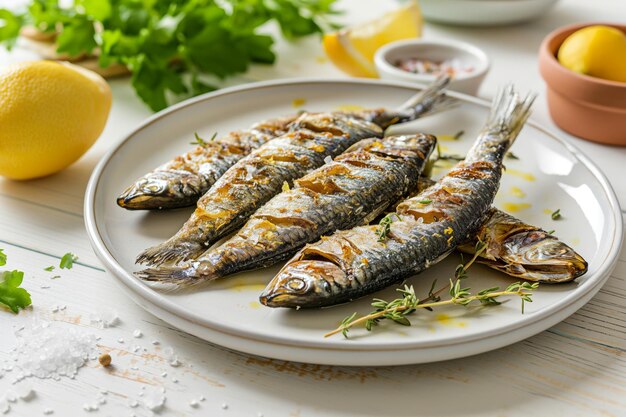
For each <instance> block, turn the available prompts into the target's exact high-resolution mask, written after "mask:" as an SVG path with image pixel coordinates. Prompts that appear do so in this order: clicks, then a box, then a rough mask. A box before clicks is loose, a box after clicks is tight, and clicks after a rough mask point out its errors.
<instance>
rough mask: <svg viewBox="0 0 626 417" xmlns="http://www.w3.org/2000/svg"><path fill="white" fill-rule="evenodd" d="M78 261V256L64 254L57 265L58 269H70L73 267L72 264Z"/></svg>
mask: <svg viewBox="0 0 626 417" xmlns="http://www.w3.org/2000/svg"><path fill="white" fill-rule="evenodd" d="M77 260H78V256H76V255H74V254H73V253H70V252H68V253H66V254H65V255H63V257H62V258H61V262H60V263H59V268H61V269H72V267H73V266H74V262H76V261H77Z"/></svg>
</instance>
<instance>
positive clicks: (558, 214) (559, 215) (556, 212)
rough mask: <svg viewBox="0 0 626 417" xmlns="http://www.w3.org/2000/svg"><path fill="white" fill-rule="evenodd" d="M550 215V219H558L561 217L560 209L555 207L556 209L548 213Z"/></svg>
mask: <svg viewBox="0 0 626 417" xmlns="http://www.w3.org/2000/svg"><path fill="white" fill-rule="evenodd" d="M550 217H552V220H559V219H560V218H561V217H563V216H562V215H561V209H557V210H555V211H553V212H552V214H551V215H550Z"/></svg>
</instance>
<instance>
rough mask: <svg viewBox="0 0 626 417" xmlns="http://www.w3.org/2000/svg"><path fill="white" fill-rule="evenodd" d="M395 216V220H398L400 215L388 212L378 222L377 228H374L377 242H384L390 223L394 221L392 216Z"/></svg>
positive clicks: (389, 229)
mask: <svg viewBox="0 0 626 417" xmlns="http://www.w3.org/2000/svg"><path fill="white" fill-rule="evenodd" d="M394 216H395V217H396V220H400V217H398V215H397V214H396V213H389V214H387V215H386V216H385V217H383V218H382V219H380V222H379V223H378V228H377V229H376V232H375V233H376V236H378V241H379V242H384V241H385V240H387V235H388V234H389V232H390V231H391V223H393V222H394V219H393V217H394Z"/></svg>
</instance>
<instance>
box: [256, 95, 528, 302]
mask: <svg viewBox="0 0 626 417" xmlns="http://www.w3.org/2000/svg"><path fill="white" fill-rule="evenodd" d="M533 99H534V97H527V98H526V99H524V100H521V99H520V98H519V96H518V94H517V93H516V92H515V91H514V89H513V88H512V87H508V88H506V89H504V90H502V91H501V92H500V93H499V95H498V97H497V98H496V100H495V101H494V103H493V104H492V111H491V114H490V117H489V119H488V121H487V123H486V125H485V127H484V128H483V131H482V132H481V134H480V135H479V137H478V139H477V140H476V142H475V144H474V146H473V147H472V149H470V151H469V152H468V154H467V157H466V158H465V161H462V162H460V163H459V164H457V165H456V166H455V167H454V168H453V169H452V170H451V171H450V172H449V173H448V174H447V175H446V176H444V177H443V178H442V179H440V180H439V181H438V182H437V183H436V184H435V185H433V186H432V187H430V188H428V189H427V190H425V191H423V192H421V193H419V194H418V195H417V196H415V197H413V198H410V199H408V200H405V201H404V202H402V203H400V204H399V205H398V206H397V207H396V214H395V216H396V218H397V220H396V221H394V222H392V223H391V224H390V227H389V233H387V234H386V236H384V238H383V237H381V236H379V234H377V227H373V226H361V227H356V228H353V229H350V230H345V231H340V232H337V233H335V234H333V235H332V236H329V237H327V238H325V239H322V240H320V241H318V242H316V243H313V244H310V245H307V246H306V247H305V248H304V249H302V250H301V251H300V252H298V253H297V254H296V255H295V256H294V257H293V258H292V259H291V260H290V261H289V262H288V263H287V264H286V265H285V266H284V267H283V268H282V269H281V271H280V272H279V273H278V274H277V275H276V276H275V277H274V278H273V279H272V281H271V282H270V283H269V284H268V286H267V287H266V289H265V290H264V292H263V294H261V297H260V301H261V303H262V304H265V305H267V306H270V307H291V308H300V307H304V308H306V307H323V306H329V305H334V304H339V303H344V302H347V301H351V300H353V299H355V298H359V297H361V296H364V295H366V294H370V293H372V292H375V291H378V290H380V289H383V288H385V287H388V286H390V285H392V284H395V283H398V282H400V281H402V280H404V279H406V278H408V277H410V276H411V275H414V274H416V273H419V272H421V271H423V270H424V269H426V268H427V267H429V266H430V265H433V264H435V263H437V262H439V261H440V260H441V259H443V258H445V257H446V256H447V255H448V254H449V253H450V252H452V251H453V250H454V249H455V247H456V245H458V244H460V243H462V242H464V241H465V240H467V238H468V237H469V236H470V234H472V233H475V232H476V231H477V230H478V228H479V226H480V225H481V224H482V223H483V221H484V219H485V216H486V214H487V212H488V210H489V209H490V207H491V204H492V202H493V199H494V197H495V194H496V192H497V190H498V187H499V181H500V177H501V175H502V168H503V166H502V160H503V157H504V154H505V152H506V150H507V149H508V148H509V147H510V145H511V144H512V142H513V141H514V140H515V138H516V137H517V135H518V133H519V131H520V130H521V128H522V126H523V124H524V122H525V121H526V119H527V118H528V114H529V111H530V105H531V104H532V101H533ZM390 218H392V217H390ZM331 284H335V285H331ZM333 289H334V290H333Z"/></svg>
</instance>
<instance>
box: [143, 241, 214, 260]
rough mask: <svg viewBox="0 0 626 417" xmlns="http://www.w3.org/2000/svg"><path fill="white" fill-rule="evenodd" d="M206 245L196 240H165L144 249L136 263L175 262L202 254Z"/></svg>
mask: <svg viewBox="0 0 626 417" xmlns="http://www.w3.org/2000/svg"><path fill="white" fill-rule="evenodd" d="M205 250H206V247H204V246H203V245H201V244H200V243H197V242H177V241H175V240H172V239H170V240H167V241H165V242H163V243H161V244H159V245H157V246H153V247H151V248H148V249H146V250H145V251H143V252H142V253H141V254H139V256H138V257H137V260H136V261H135V262H136V263H138V264H148V265H155V266H158V265H162V264H166V263H170V264H176V263H179V262H183V261H188V260H190V259H194V258H197V257H198V256H200V255H202V253H203V252H204V251H205Z"/></svg>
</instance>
